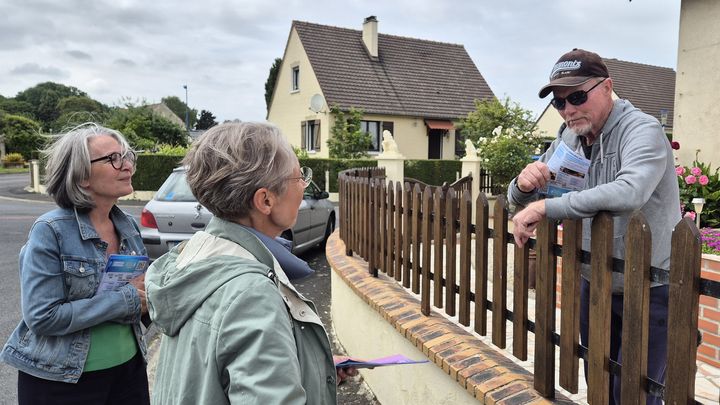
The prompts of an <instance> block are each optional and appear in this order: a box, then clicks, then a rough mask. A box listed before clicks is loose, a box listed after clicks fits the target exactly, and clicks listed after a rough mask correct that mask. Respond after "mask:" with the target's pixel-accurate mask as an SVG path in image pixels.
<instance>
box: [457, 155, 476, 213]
mask: <svg viewBox="0 0 720 405" xmlns="http://www.w3.org/2000/svg"><path fill="white" fill-rule="evenodd" d="M466 152H467V151H466ZM480 160H481V159H480V157H478V156H477V154H475V155H474V156H473V155H471V154H467V153H466V155H465V157H464V158H462V159H460V161H461V162H462V169H461V173H465V175H466V176H472V178H473V183H474V184H473V185H472V187H470V190H471V191H472V195H471V196H470V198H471V200H470V201H476V200H477V198H478V195H480V170H481V169H480ZM476 209H477V208H476V206H475V204H473V205H472V211H473V212H472V217H473V218H475V217H476V216H477V213H476V212H475V210H476Z"/></svg>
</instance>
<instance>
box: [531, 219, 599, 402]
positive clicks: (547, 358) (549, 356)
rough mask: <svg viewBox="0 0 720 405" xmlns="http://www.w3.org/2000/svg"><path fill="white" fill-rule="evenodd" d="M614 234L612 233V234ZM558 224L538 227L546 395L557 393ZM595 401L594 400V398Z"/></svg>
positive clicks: (538, 308)
mask: <svg viewBox="0 0 720 405" xmlns="http://www.w3.org/2000/svg"><path fill="white" fill-rule="evenodd" d="M610 236H611V237H612V234H610ZM556 240H557V225H556V224H555V221H554V220H551V219H548V218H545V219H543V220H542V221H540V224H539V225H538V227H537V245H536V249H537V273H536V274H537V282H536V290H535V294H536V296H535V299H536V302H535V384H534V385H535V389H536V390H537V391H538V392H540V394H542V396H544V397H546V398H552V397H554V396H555V343H554V342H553V333H554V332H555V304H556V300H555V284H556V278H557V273H556V271H557V270H556V263H557V258H556V257H555V254H554V253H553V246H554V245H555V242H556ZM591 403H592V402H591Z"/></svg>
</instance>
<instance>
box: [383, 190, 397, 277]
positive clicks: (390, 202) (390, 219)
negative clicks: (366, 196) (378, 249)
mask: <svg viewBox="0 0 720 405" xmlns="http://www.w3.org/2000/svg"><path fill="white" fill-rule="evenodd" d="M386 207H387V210H386V218H385V222H386V223H387V231H386V232H385V234H386V236H385V239H386V241H385V243H386V245H385V251H386V252H387V256H385V271H386V273H387V275H388V277H395V266H394V265H395V262H394V258H395V255H397V252H396V251H395V249H393V243H394V242H395V229H396V228H395V226H396V225H395V221H394V220H395V211H394V210H396V209H397V206H396V205H395V187H394V183H393V182H392V181H391V182H388V183H387V206H386Z"/></svg>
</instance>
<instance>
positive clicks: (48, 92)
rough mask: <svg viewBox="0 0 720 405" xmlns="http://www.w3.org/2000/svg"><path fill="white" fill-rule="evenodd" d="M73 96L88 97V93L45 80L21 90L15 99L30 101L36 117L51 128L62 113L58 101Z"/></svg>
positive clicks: (43, 124) (44, 125)
mask: <svg viewBox="0 0 720 405" xmlns="http://www.w3.org/2000/svg"><path fill="white" fill-rule="evenodd" d="M71 96H83V97H86V96H87V94H86V93H85V92H83V91H81V90H79V89H77V88H75V87H72V86H65V85H63V84H60V83H54V82H45V83H40V84H38V85H36V86H34V87H30V88H29V89H26V90H24V91H21V92H20V93H18V95H17V96H15V100H17V101H24V102H27V103H29V104H30V105H31V106H32V108H33V115H34V116H35V118H36V119H37V120H38V121H40V123H41V124H42V126H43V127H46V128H49V127H50V126H51V124H52V123H53V121H55V120H56V119H57V118H58V117H59V116H60V114H61V113H60V111H59V110H58V102H59V101H60V100H61V99H63V98H65V97H71Z"/></svg>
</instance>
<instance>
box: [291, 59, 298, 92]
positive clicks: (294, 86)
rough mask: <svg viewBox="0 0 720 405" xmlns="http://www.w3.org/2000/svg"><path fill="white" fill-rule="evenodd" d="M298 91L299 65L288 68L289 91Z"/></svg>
mask: <svg viewBox="0 0 720 405" xmlns="http://www.w3.org/2000/svg"><path fill="white" fill-rule="evenodd" d="M298 91H300V65H295V66H292V67H291V68H290V92H291V93H294V92H298Z"/></svg>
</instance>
